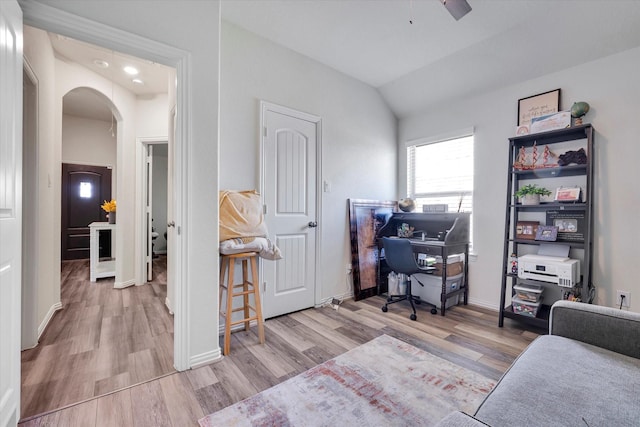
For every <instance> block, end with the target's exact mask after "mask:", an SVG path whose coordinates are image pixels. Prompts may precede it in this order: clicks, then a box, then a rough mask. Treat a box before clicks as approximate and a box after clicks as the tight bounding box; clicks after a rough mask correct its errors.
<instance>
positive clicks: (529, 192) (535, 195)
mask: <svg viewBox="0 0 640 427" xmlns="http://www.w3.org/2000/svg"><path fill="white" fill-rule="evenodd" d="M549 195H551V191H549V190H547V189H546V188H544V187H538V185H537V184H528V185H524V186H522V187H520V188H519V189H518V191H516V192H515V194H514V196H516V197H517V198H518V199H520V202H521V203H522V204H523V205H539V204H540V196H549Z"/></svg>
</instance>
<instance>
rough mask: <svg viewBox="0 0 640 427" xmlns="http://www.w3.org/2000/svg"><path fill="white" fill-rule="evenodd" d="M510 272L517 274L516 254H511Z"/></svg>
mask: <svg viewBox="0 0 640 427" xmlns="http://www.w3.org/2000/svg"><path fill="white" fill-rule="evenodd" d="M511 274H518V255H516V254H515V253H512V254H511Z"/></svg>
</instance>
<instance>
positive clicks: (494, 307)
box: [460, 295, 499, 311]
mask: <svg viewBox="0 0 640 427" xmlns="http://www.w3.org/2000/svg"><path fill="white" fill-rule="evenodd" d="M460 303H462V295H460ZM468 303H469V304H470V305H475V306H476V307H482V308H486V309H489V310H492V311H499V305H496V303H495V302H487V301H479V300H477V299H475V298H474V299H471V298H469V299H468Z"/></svg>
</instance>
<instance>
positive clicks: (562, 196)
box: [555, 187, 580, 202]
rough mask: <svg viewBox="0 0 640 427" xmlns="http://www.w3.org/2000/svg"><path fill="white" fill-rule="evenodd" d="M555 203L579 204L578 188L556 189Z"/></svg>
mask: <svg viewBox="0 0 640 427" xmlns="http://www.w3.org/2000/svg"><path fill="white" fill-rule="evenodd" d="M555 201H556V202H579V201H580V187H558V188H557V189H556V199H555Z"/></svg>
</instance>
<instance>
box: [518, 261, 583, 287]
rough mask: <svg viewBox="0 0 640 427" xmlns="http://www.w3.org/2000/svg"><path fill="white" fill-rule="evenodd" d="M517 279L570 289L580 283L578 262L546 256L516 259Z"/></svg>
mask: <svg viewBox="0 0 640 427" xmlns="http://www.w3.org/2000/svg"><path fill="white" fill-rule="evenodd" d="M518 277H520V278H522V279H534V280H540V281H542V282H549V283H555V284H556V285H558V286H562V287H564V288H572V287H574V286H575V285H577V284H578V283H579V281H580V260H578V259H571V258H566V257H556V256H548V255H522V256H520V257H518Z"/></svg>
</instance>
